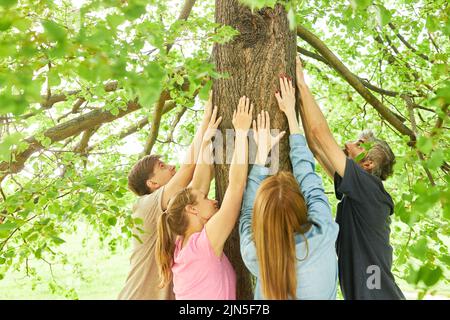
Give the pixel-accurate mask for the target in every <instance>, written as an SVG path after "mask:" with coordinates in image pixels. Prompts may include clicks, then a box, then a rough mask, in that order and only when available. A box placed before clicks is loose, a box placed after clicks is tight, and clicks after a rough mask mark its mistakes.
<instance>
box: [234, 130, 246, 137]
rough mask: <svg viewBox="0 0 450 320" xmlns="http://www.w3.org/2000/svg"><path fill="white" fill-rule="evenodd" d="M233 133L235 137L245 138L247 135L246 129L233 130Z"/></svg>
mask: <svg viewBox="0 0 450 320" xmlns="http://www.w3.org/2000/svg"><path fill="white" fill-rule="evenodd" d="M234 132H235V135H236V137H237V136H245V137H247V135H248V129H235V130H234Z"/></svg>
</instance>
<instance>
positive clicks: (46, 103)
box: [22, 81, 118, 119]
mask: <svg viewBox="0 0 450 320" xmlns="http://www.w3.org/2000/svg"><path fill="white" fill-rule="evenodd" d="M117 89H118V81H110V82H108V83H106V84H105V86H104V90H105V92H112V91H116V90H117ZM80 92H81V90H72V91H68V92H66V93H60V94H55V95H52V96H50V97H47V96H41V98H42V102H41V109H38V110H35V111H33V112H29V113H27V114H25V115H23V116H22V118H23V119H28V118H30V117H33V116H35V115H37V114H38V113H40V112H42V111H44V110H47V109H50V108H52V107H53V106H54V105H55V104H56V103H59V102H64V101H67V99H68V97H69V96H73V95H77V94H79V93H80ZM80 99H82V100H83V102H84V101H85V100H84V98H82V97H81V98H80ZM80 99H79V100H78V101H77V102H76V103H75V105H74V107H73V108H72V110H73V109H74V108H75V109H76V107H75V106H76V105H77V103H79V101H80ZM83 102H81V104H82V103H83ZM81 104H80V106H81ZM78 108H79V106H78ZM72 112H73V113H75V112H74V111H72Z"/></svg>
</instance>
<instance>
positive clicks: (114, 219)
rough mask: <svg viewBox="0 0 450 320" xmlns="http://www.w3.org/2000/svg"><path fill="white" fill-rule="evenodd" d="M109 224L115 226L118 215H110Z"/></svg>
mask: <svg viewBox="0 0 450 320" xmlns="http://www.w3.org/2000/svg"><path fill="white" fill-rule="evenodd" d="M108 224H109V225H110V226H115V225H116V224H117V218H116V217H109V218H108Z"/></svg>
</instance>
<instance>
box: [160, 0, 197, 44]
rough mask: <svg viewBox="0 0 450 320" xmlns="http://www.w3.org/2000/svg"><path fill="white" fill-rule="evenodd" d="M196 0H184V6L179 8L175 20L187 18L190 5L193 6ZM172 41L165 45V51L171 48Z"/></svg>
mask: <svg viewBox="0 0 450 320" xmlns="http://www.w3.org/2000/svg"><path fill="white" fill-rule="evenodd" d="M195 1H196V0H185V2H184V6H183V8H182V9H181V12H180V15H179V16H178V19H177V21H181V20H187V19H188V18H189V15H190V14H191V11H192V7H193V6H194V4H195ZM172 46H173V43H169V44H168V45H167V46H166V53H167V52H169V51H170V49H172Z"/></svg>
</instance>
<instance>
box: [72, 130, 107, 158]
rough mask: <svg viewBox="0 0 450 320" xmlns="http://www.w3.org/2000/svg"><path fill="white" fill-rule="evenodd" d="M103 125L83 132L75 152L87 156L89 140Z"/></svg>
mask: <svg viewBox="0 0 450 320" xmlns="http://www.w3.org/2000/svg"><path fill="white" fill-rule="evenodd" d="M100 126H101V125H98V126H95V127H93V128H90V129H87V130H86V131H84V132H83V136H82V137H81V140H80V142H79V143H78V144H77V145H76V146H75V148H74V152H77V153H81V154H86V149H87V147H88V144H89V140H90V139H91V137H92V136H93V135H94V133H95V132H96V131H97V130H98V129H99V128H100Z"/></svg>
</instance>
